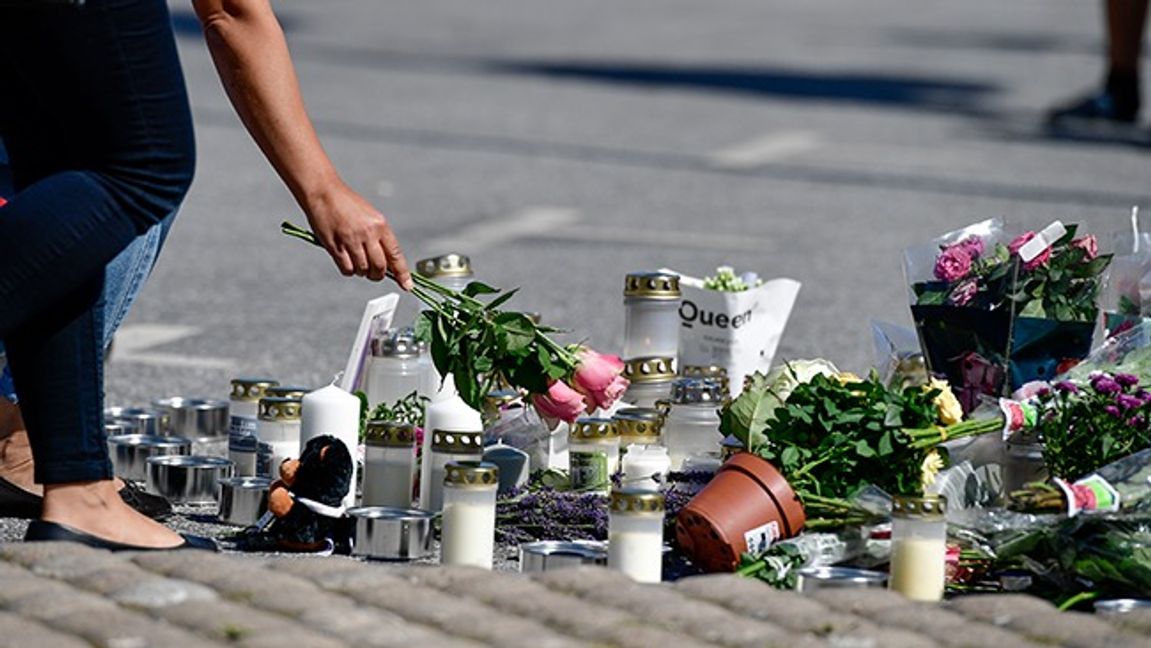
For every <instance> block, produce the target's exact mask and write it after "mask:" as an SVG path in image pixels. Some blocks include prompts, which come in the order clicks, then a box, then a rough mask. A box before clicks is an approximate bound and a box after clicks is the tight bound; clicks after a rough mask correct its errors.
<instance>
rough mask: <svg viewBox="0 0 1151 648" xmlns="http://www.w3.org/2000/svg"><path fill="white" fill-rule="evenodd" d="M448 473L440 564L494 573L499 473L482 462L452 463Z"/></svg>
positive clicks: (445, 480)
mask: <svg viewBox="0 0 1151 648" xmlns="http://www.w3.org/2000/svg"><path fill="white" fill-rule="evenodd" d="M444 471H445V472H444V481H443V484H442V487H443V492H444V514H443V524H442V527H441V529H442V533H441V539H440V562H441V563H443V564H445V565H470V566H472V567H479V568H481V569H491V568H492V553H493V552H494V550H495V542H496V491H497V489H498V488H499V482H500V478H499V469H498V468H497V467H496V466H495V465H494V464H490V463H486V462H482V461H452V462H449V463H448V464H446V465H445V466H444Z"/></svg>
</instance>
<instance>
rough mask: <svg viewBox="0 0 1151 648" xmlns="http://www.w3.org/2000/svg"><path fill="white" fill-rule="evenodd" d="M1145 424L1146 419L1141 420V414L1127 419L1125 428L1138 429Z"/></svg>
mask: <svg viewBox="0 0 1151 648" xmlns="http://www.w3.org/2000/svg"><path fill="white" fill-rule="evenodd" d="M1146 424H1147V419H1145V418H1143V415H1142V414H1140V415H1139V416H1132V417H1131V418H1129V419H1127V427H1133V428H1140V427H1143V426H1144V425H1146Z"/></svg>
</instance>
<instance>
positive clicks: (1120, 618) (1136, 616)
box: [1099, 609, 1151, 636]
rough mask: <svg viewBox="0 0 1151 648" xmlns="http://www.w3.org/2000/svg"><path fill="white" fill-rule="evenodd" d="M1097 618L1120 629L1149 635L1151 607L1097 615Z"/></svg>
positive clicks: (1150, 633) (1150, 632)
mask: <svg viewBox="0 0 1151 648" xmlns="http://www.w3.org/2000/svg"><path fill="white" fill-rule="evenodd" d="M1099 618H1100V619H1103V620H1104V621H1107V622H1108V623H1110V624H1111V625H1113V626H1115V627H1117V628H1120V629H1122V630H1126V631H1128V632H1134V633H1135V634H1142V635H1144V636H1151V609H1139V610H1132V611H1131V612H1127V613H1125V614H1112V615H1099Z"/></svg>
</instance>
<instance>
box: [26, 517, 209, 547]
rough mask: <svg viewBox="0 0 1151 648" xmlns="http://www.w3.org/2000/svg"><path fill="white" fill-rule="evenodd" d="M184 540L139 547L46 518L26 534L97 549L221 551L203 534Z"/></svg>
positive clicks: (29, 539)
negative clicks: (105, 538)
mask: <svg viewBox="0 0 1151 648" xmlns="http://www.w3.org/2000/svg"><path fill="white" fill-rule="evenodd" d="M180 537H181V538H183V539H184V542H182V543H181V544H178V545H176V546H175V547H138V546H135V545H128V544H121V543H119V542H111V541H109V540H103V539H101V538H97V537H96V536H94V535H91V534H88V533H84V532H83V531H78V530H76V529H73V528H70V527H67V526H64V525H63V524H58V523H56V522H45V521H44V520H33V521H32V524H29V525H28V532H27V533H25V534H24V541H25V542H75V543H78V544H82V545H86V546H89V547H93V548H95V549H106V550H108V551H180V550H188V549H192V550H196V551H213V552H216V551H219V550H220V547H219V546H218V545H217V544H216V541H215V540H212V539H211V538H204V537H202V536H194V535H187V534H183V533H181V534H180Z"/></svg>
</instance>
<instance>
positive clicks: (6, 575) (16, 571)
mask: <svg viewBox="0 0 1151 648" xmlns="http://www.w3.org/2000/svg"><path fill="white" fill-rule="evenodd" d="M31 575H32V572H30V571H28V570H27V569H24V568H23V567H21V566H20V565H17V564H14V563H10V562H6V561H5V560H4V559H3V558H2V557H0V581H7V580H8V579H10V578H21V577H24V576H31Z"/></svg>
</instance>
